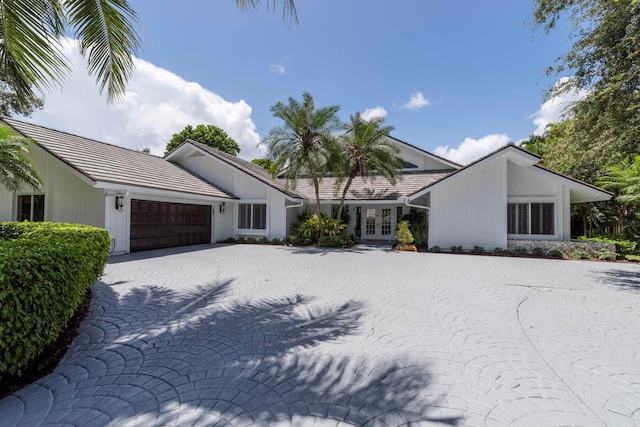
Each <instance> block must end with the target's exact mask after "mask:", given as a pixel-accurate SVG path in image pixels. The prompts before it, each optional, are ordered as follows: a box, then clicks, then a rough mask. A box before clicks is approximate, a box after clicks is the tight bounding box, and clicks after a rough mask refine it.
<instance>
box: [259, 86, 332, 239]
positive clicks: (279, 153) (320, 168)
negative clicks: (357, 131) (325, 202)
mask: <svg viewBox="0 0 640 427" xmlns="http://www.w3.org/2000/svg"><path fill="white" fill-rule="evenodd" d="M339 110H340V107H339V106H338V105H331V106H329V107H323V108H319V109H317V110H316V108H315V104H314V102H313V97H312V96H311V95H310V94H309V93H308V92H305V93H303V94H302V102H299V101H298V100H296V99H294V98H289V102H288V104H284V103H282V102H278V103H277V104H276V105H274V106H273V107H271V112H272V113H273V115H274V116H275V117H278V118H280V119H282V121H284V125H283V126H280V127H277V128H274V129H272V130H271V132H269V134H268V135H267V136H266V137H265V139H264V141H263V143H266V144H267V147H268V149H269V158H270V159H273V166H272V169H271V172H272V174H273V176H274V177H275V176H278V175H280V174H284V177H285V178H286V180H287V185H291V187H292V188H295V186H296V182H297V180H298V179H299V178H300V177H301V176H303V175H306V176H308V178H309V179H311V180H312V182H313V188H314V190H315V195H316V211H317V214H318V220H319V221H318V222H319V224H320V226H319V227H320V230H319V232H320V237H322V236H324V227H323V225H322V220H321V218H322V216H321V213H320V181H321V180H322V178H323V177H324V176H325V175H326V173H327V171H328V169H329V167H330V165H329V162H328V161H327V159H328V158H329V156H330V152H331V150H332V149H333V147H334V145H335V139H336V137H335V134H336V132H337V131H339V130H341V129H344V125H343V124H342V123H341V122H340V120H339V119H338V117H337V113H338V111H339Z"/></svg>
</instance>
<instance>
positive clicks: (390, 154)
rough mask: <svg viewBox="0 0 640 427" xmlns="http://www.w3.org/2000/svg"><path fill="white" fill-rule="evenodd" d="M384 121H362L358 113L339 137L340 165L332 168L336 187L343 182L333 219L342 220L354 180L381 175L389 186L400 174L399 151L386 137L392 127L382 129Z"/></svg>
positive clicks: (379, 119) (352, 117)
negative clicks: (334, 171) (347, 129)
mask: <svg viewBox="0 0 640 427" xmlns="http://www.w3.org/2000/svg"><path fill="white" fill-rule="evenodd" d="M383 124H384V119H382V118H374V119H371V120H369V121H367V120H364V119H363V118H362V116H361V115H360V113H356V114H354V115H353V116H351V128H350V129H349V131H348V132H347V133H345V134H344V135H342V136H341V137H340V140H339V141H340V151H341V152H342V153H343V154H342V155H341V156H340V159H341V162H340V164H339V165H338V166H337V168H336V175H337V176H338V178H339V179H338V181H337V185H338V186H339V185H341V184H342V182H344V180H345V179H346V181H347V182H346V184H345V186H344V188H343V190H342V198H341V199H340V206H339V207H338V213H337V216H336V218H337V219H340V218H341V217H342V209H343V208H344V201H345V198H346V197H347V194H348V192H349V188H350V187H351V183H353V180H354V179H355V178H356V177H358V176H359V177H362V179H364V180H366V179H367V178H371V177H373V176H375V175H382V176H383V177H385V178H386V179H388V180H389V182H390V183H391V184H395V183H396V179H397V178H398V177H399V176H400V171H401V170H402V166H403V163H402V160H401V159H400V157H398V153H399V152H400V149H399V148H398V147H397V146H396V145H394V144H393V143H391V142H390V141H389V140H388V139H387V137H388V136H389V134H390V133H391V131H392V130H393V126H383Z"/></svg>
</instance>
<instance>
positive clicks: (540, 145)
mask: <svg viewBox="0 0 640 427" xmlns="http://www.w3.org/2000/svg"><path fill="white" fill-rule="evenodd" d="M544 144H545V137H544V136H543V135H531V136H530V137H529V139H527V140H525V141H522V142H521V143H520V147H522V148H524V149H525V150H528V151H531V152H532V153H533V154H537V155H538V156H540V157H542V156H543V154H544Z"/></svg>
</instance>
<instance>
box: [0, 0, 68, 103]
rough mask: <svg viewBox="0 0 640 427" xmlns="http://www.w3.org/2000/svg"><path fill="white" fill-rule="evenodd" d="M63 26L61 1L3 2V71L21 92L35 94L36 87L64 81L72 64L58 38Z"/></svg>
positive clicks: (0, 63) (0, 20)
mask: <svg viewBox="0 0 640 427" xmlns="http://www.w3.org/2000/svg"><path fill="white" fill-rule="evenodd" d="M63 28H64V12H63V9H62V6H61V5H60V2H59V1H57V0H3V1H0V72H1V73H2V74H3V76H4V78H5V80H6V81H8V82H10V83H11V84H12V86H13V88H14V89H15V91H16V93H18V95H21V96H27V97H29V96H34V92H33V88H38V89H51V88H54V87H56V86H57V85H59V84H60V83H61V82H62V80H64V78H65V77H66V75H67V73H68V71H69V67H68V65H67V64H66V62H65V59H64V55H63V54H62V52H61V50H60V44H59V41H58V38H57V37H58V36H59V35H60V34H61V33H62V31H63Z"/></svg>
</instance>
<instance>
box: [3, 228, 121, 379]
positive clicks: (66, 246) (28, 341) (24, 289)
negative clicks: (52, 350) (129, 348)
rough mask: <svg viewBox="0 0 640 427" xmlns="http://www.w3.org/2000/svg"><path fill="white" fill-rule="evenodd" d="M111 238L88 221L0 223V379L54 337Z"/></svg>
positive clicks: (95, 273)
mask: <svg viewBox="0 0 640 427" xmlns="http://www.w3.org/2000/svg"><path fill="white" fill-rule="evenodd" d="M110 241H111V239H110V236H109V233H108V232H107V231H106V230H103V229H100V228H95V227H90V226H87V225H76V224H56V223H43V222H39V223H28V222H24V223H15V222H13V223H0V379H1V378H2V377H3V376H4V375H6V374H9V375H20V374H21V369H23V368H24V367H25V366H26V365H27V363H28V362H29V361H30V360H32V359H33V358H35V357H36V356H38V355H39V354H40V352H41V351H42V350H43V348H44V347H45V346H46V345H48V344H50V343H52V342H53V341H55V340H56V338H57V337H58V335H59V334H60V332H61V331H62V330H63V329H64V327H65V326H66V324H67V322H68V321H69V320H70V319H71V317H73V314H74V313H75V311H76V309H77V308H78V306H79V304H80V303H81V302H82V300H83V299H84V297H85V295H86V292H87V289H88V288H89V286H91V285H92V284H93V283H94V282H95V281H96V280H97V279H98V278H99V277H100V275H101V274H102V272H103V269H104V265H105V263H106V260H107V255H108V251H109V246H110Z"/></svg>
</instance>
